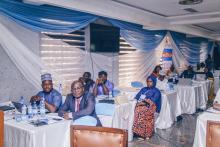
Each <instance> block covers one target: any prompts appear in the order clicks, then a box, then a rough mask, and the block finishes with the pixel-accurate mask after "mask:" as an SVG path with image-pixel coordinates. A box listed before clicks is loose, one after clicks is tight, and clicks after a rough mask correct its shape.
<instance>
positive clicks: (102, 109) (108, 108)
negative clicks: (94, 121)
mask: <svg viewBox="0 0 220 147" xmlns="http://www.w3.org/2000/svg"><path fill="white" fill-rule="evenodd" d="M95 111H96V114H97V115H110V116H113V114H114V112H115V105H114V104H107V103H97V104H96V105H95Z"/></svg>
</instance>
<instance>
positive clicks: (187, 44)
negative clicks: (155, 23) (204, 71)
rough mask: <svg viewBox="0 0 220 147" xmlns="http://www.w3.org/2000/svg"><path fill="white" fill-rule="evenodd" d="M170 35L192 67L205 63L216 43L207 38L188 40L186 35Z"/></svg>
mask: <svg viewBox="0 0 220 147" xmlns="http://www.w3.org/2000/svg"><path fill="white" fill-rule="evenodd" d="M170 34H171V36H172V39H173V41H174V42H175V45H176V46H177V47H178V49H179V51H180V52H181V54H182V55H183V56H184V58H185V59H186V61H187V62H188V63H189V64H190V65H193V66H195V65H196V64H197V63H200V62H204V61H205V59H206V58H207V55H208V54H209V53H211V51H212V49H213V45H214V43H213V42H211V41H209V40H208V39H206V38H201V37H191V38H189V37H188V38H187V36H186V34H183V33H177V32H172V31H171V32H170Z"/></svg>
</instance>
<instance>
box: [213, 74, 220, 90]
mask: <svg viewBox="0 0 220 147" xmlns="http://www.w3.org/2000/svg"><path fill="white" fill-rule="evenodd" d="M219 82H220V81H219V77H218V76H217V77H214V92H215V94H216V93H217V91H218V89H219V84H220V83H219Z"/></svg>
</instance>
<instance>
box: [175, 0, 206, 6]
mask: <svg viewBox="0 0 220 147" xmlns="http://www.w3.org/2000/svg"><path fill="white" fill-rule="evenodd" d="M201 2H203V0H179V4H180V5H195V4H199V3H201Z"/></svg>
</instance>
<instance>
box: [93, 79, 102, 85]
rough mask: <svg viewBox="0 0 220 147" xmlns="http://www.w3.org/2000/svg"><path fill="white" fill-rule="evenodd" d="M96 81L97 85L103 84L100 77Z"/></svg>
mask: <svg viewBox="0 0 220 147" xmlns="http://www.w3.org/2000/svg"><path fill="white" fill-rule="evenodd" d="M95 83H96V85H99V84H103V81H102V79H100V78H98V79H97V80H96V82H95Z"/></svg>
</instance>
